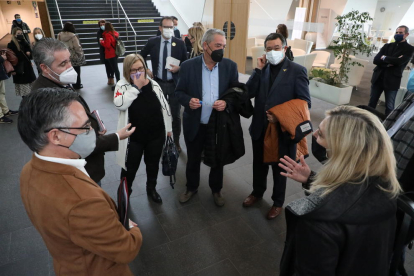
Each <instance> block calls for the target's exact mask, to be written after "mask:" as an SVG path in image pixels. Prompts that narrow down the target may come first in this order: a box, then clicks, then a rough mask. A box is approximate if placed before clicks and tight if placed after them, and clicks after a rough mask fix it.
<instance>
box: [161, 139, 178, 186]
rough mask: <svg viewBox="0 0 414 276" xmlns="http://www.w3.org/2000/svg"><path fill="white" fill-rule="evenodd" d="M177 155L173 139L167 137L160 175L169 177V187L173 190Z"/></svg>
mask: <svg viewBox="0 0 414 276" xmlns="http://www.w3.org/2000/svg"><path fill="white" fill-rule="evenodd" d="M179 155H180V154H179V153H178V150H177V148H176V146H175V143H174V141H173V139H172V138H171V137H170V136H167V141H166V142H165V147H164V152H163V153H162V174H163V175H165V176H169V177H170V185H171V187H172V188H173V189H174V184H175V172H176V170H177V163H178V157H179ZM173 178H174V179H173Z"/></svg>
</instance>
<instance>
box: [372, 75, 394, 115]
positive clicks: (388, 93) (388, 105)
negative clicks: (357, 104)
mask: <svg viewBox="0 0 414 276" xmlns="http://www.w3.org/2000/svg"><path fill="white" fill-rule="evenodd" d="M382 91H384V93H385V116H388V115H389V114H390V113H391V111H393V110H394V103H395V97H396V96H397V92H398V90H384V84H383V82H382V80H380V81H378V82H377V83H375V84H372V85H371V95H370V98H369V103H368V106H370V107H372V108H376V107H377V104H378V100H379V98H380V97H381V94H382Z"/></svg>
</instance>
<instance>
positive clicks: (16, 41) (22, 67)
mask: <svg viewBox="0 0 414 276" xmlns="http://www.w3.org/2000/svg"><path fill="white" fill-rule="evenodd" d="M7 48H9V49H10V50H12V51H13V52H14V54H15V55H16V57H17V58H18V59H19V61H18V63H17V65H16V66H14V73H12V74H13V83H14V86H15V91H16V95H17V96H21V97H25V96H27V95H29V93H30V88H31V84H32V82H34V81H35V80H36V75H35V73H34V71H33V66H32V62H31V61H30V59H31V58H32V49H31V48H30V45H29V43H28V42H27V41H26V39H25V38H24V36H23V31H22V29H20V28H14V29H13V31H12V40H11V41H10V43H9V44H7Z"/></svg>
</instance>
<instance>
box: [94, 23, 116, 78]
mask: <svg viewBox="0 0 414 276" xmlns="http://www.w3.org/2000/svg"><path fill="white" fill-rule="evenodd" d="M105 23H106V21H105V19H101V20H99V22H98V26H99V30H98V32H97V33H96V36H97V39H98V46H99V58H100V60H101V63H102V64H105V70H106V76H107V78H108V85H114V84H115V82H114V71H113V70H112V67H111V65H110V64H109V60H107V59H105V47H104V46H102V45H101V39H103V33H104V31H105Z"/></svg>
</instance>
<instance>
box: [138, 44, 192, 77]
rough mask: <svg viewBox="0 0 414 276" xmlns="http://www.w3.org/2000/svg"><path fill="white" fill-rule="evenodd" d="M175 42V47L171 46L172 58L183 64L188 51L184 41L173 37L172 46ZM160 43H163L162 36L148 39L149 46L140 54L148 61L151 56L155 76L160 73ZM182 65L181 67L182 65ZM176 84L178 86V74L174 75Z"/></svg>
mask: <svg viewBox="0 0 414 276" xmlns="http://www.w3.org/2000/svg"><path fill="white" fill-rule="evenodd" d="M174 42H175V46H173V45H171V56H172V57H173V58H176V59H178V60H180V61H181V63H183V62H184V61H185V60H187V50H186V47H185V44H184V41H182V40H181V39H178V38H176V37H172V41H171V44H173V43H174ZM160 43H161V36H156V37H151V38H150V39H148V42H147V44H146V45H145V46H144V48H142V50H141V52H140V54H141V56H142V57H143V58H144V60H146V59H147V56H148V55H151V64H152V73H153V74H154V76H156V75H157V73H158V63H159V58H160ZM181 63H180V65H181ZM172 76H173V79H174V82H175V83H176V84H177V82H178V72H177V73H174V74H172ZM157 77H158V78H160V79H161V78H162V76H157Z"/></svg>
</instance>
